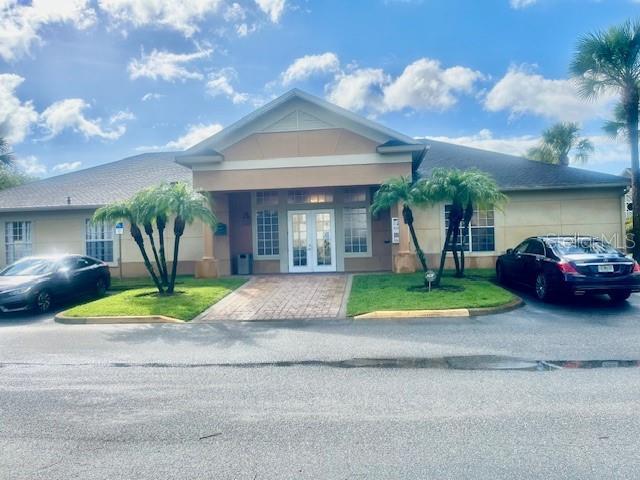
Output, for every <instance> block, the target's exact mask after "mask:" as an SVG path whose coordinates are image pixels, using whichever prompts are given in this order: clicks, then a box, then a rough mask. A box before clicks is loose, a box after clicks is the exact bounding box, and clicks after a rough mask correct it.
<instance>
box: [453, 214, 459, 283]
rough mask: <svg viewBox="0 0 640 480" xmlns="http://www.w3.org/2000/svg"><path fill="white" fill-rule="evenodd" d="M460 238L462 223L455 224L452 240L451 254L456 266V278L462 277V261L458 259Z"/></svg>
mask: <svg viewBox="0 0 640 480" xmlns="http://www.w3.org/2000/svg"><path fill="white" fill-rule="evenodd" d="M459 237H460V222H459V221H458V222H454V225H453V239H452V240H451V253H452V254H453V262H454V263H455V265H456V277H460V260H459V259H458V239H459Z"/></svg>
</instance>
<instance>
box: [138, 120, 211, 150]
mask: <svg viewBox="0 0 640 480" xmlns="http://www.w3.org/2000/svg"><path fill="white" fill-rule="evenodd" d="M220 130H222V125H220V124H219V123H210V124H208V125H207V124H202V123H199V124H197V125H189V126H188V127H187V133H185V134H184V135H182V136H181V137H179V138H177V139H175V140H171V141H170V142H167V143H166V144H165V145H154V146H148V147H138V148H136V150H138V151H149V150H186V149H187V148H189V147H192V146H194V145H195V144H197V143H199V142H201V141H202V140H204V139H206V138H209V137H210V136H212V135H215V134H216V133H218V132H219V131H220Z"/></svg>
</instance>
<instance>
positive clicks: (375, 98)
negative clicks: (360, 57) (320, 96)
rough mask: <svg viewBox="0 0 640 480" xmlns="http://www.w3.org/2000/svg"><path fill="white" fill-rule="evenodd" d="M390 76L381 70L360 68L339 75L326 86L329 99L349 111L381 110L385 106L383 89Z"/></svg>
mask: <svg viewBox="0 0 640 480" xmlns="http://www.w3.org/2000/svg"><path fill="white" fill-rule="evenodd" d="M388 81H389V80H388V76H387V75H386V74H385V73H384V71H383V70H382V69H380V68H359V69H356V70H354V71H352V72H350V73H339V74H338V75H336V77H335V78H334V81H333V82H332V83H331V84H329V85H327V86H326V88H325V89H326V91H327V98H328V99H329V101H330V102H333V103H335V104H337V105H340V106H341V107H344V108H347V109H349V110H364V109H365V108H368V109H370V110H380V109H381V107H382V106H383V102H382V88H383V86H384V85H385V84H386V83H388Z"/></svg>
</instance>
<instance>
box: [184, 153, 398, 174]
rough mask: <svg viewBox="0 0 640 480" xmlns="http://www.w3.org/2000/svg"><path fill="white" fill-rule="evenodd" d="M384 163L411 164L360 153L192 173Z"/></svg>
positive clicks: (229, 164)
mask: <svg viewBox="0 0 640 480" xmlns="http://www.w3.org/2000/svg"><path fill="white" fill-rule="evenodd" d="M385 163H411V156H410V155H407V154H396V155H384V156H383V155H379V154H377V153H361V154H353V155H321V156H315V157H284V158H268V159H261V160H228V161H225V162H222V163H215V164H209V165H194V166H193V168H192V169H193V171H194V172H204V171H208V170H209V171H211V170H262V169H271V168H296V167H336V166H340V167H342V166H349V165H381V164H385Z"/></svg>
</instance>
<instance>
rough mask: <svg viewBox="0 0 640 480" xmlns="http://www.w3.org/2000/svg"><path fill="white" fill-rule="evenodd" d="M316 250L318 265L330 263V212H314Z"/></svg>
mask: <svg viewBox="0 0 640 480" xmlns="http://www.w3.org/2000/svg"><path fill="white" fill-rule="evenodd" d="M316 250H317V257H318V266H322V265H331V264H332V263H333V261H332V259H331V214H329V213H317V214H316Z"/></svg>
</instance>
